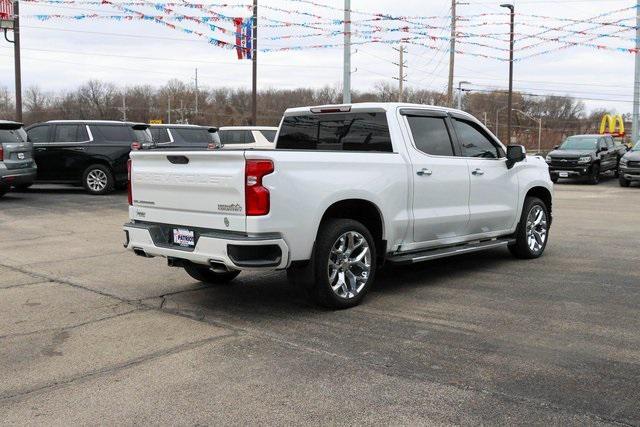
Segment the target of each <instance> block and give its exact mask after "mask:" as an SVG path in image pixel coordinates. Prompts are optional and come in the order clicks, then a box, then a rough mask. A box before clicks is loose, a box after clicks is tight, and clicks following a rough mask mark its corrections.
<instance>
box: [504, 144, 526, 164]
mask: <svg viewBox="0 0 640 427" xmlns="http://www.w3.org/2000/svg"><path fill="white" fill-rule="evenodd" d="M526 158H527V150H526V148H524V146H523V145H508V146H507V168H509V169H511V168H512V167H513V166H514V165H515V164H516V163H518V162H521V161H523V160H524V159H526Z"/></svg>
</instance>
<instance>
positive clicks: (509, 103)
mask: <svg viewBox="0 0 640 427" xmlns="http://www.w3.org/2000/svg"><path fill="white" fill-rule="evenodd" d="M500 7H506V8H507V9H509V11H510V17H511V20H510V21H511V29H510V31H509V35H510V37H509V100H508V101H507V144H511V111H512V109H513V45H514V36H515V34H514V33H515V19H516V12H515V7H514V6H513V5H512V4H509V3H505V4H501V5H500Z"/></svg>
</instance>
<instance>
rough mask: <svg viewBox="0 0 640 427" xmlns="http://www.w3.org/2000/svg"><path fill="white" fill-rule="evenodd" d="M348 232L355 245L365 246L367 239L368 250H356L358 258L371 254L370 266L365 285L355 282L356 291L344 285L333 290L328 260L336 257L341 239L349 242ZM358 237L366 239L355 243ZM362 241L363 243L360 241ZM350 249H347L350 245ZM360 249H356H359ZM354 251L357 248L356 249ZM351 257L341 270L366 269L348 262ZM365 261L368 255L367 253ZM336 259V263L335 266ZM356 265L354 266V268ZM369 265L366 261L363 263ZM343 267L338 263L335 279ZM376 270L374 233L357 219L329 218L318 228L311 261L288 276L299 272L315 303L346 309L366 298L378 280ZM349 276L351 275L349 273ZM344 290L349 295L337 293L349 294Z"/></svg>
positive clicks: (359, 271)
mask: <svg viewBox="0 0 640 427" xmlns="http://www.w3.org/2000/svg"><path fill="white" fill-rule="evenodd" d="M348 234H351V236H353V237H354V242H355V243H356V248H364V247H365V246H363V243H364V242H366V245H367V247H368V250H365V251H363V250H359V251H358V252H357V255H356V256H355V257H356V258H357V257H358V256H360V255H361V254H362V253H363V252H364V253H365V254H366V253H368V255H369V258H368V261H369V264H368V266H367V267H366V268H368V269H369V271H368V273H367V274H366V279H365V281H364V284H360V285H359V284H358V281H356V287H357V288H358V289H357V290H355V293H354V289H353V288H350V287H348V286H347V285H344V287H343V288H340V289H338V290H336V291H334V290H333V289H332V283H330V281H329V274H330V267H329V259H330V257H336V256H337V255H336V254H335V252H333V251H334V247H335V245H338V244H340V243H339V240H340V239H341V238H342V237H344V238H345V239H347V240H345V241H344V242H345V243H346V242H347V241H348V236H347V235H348ZM358 238H362V239H364V242H362V240H360V241H359V242H356V241H355V240H356V239H358ZM358 243H360V244H358ZM347 250H348V248H347ZM356 250H357V249H356ZM354 252H355V251H354ZM348 258H349V257H347V258H346V259H344V260H343V264H342V267H340V268H342V269H344V268H347V267H346V266H348V271H347V273H348V272H352V273H353V272H354V271H355V272H356V273H357V274H358V275H360V274H363V273H364V272H365V271H366V270H365V269H364V268H360V267H359V266H358V265H357V264H348ZM364 259H365V260H366V259H367V258H366V255H365V258H364ZM336 264H337V262H334V265H336ZM354 265H355V267H354ZM364 265H366V261H365V262H364ZM340 268H338V266H337V265H336V267H335V270H336V276H335V279H334V282H336V284H337V281H338V280H339V277H340V274H341V273H340V271H341V270H340ZM375 273H376V247H375V240H374V239H373V236H372V235H371V232H369V230H368V229H367V228H366V227H365V226H364V225H362V224H361V223H360V222H358V221H354V220H351V219H330V220H327V221H325V222H324V223H323V224H322V225H321V226H320V230H319V231H318V237H317V238H316V244H315V247H314V250H313V255H312V260H311V262H310V263H309V264H308V265H307V267H306V268H305V269H302V270H301V269H298V270H297V271H296V270H292V271H291V272H290V273H289V277H294V280H295V276H296V275H298V279H299V280H298V281H299V282H302V283H303V284H305V285H306V291H307V294H308V296H309V297H310V298H311V300H312V301H313V302H315V303H316V304H318V305H321V306H323V307H327V308H331V309H338V310H341V309H345V308H350V307H354V306H356V305H358V304H360V303H361V302H362V300H363V299H364V297H365V296H366V294H367V292H369V289H371V285H372V284H373V282H374V280H375ZM342 274H343V276H342V277H345V273H344V271H342ZM302 275H306V277H300V276H302ZM347 277H348V276H347ZM345 289H348V290H349V292H348V295H345V296H341V295H339V294H338V293H347V292H345Z"/></svg>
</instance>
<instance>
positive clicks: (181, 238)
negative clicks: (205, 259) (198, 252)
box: [173, 228, 196, 248]
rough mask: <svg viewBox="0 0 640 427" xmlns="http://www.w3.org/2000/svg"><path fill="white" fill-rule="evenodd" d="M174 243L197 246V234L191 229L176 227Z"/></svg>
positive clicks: (191, 246) (182, 245)
mask: <svg viewBox="0 0 640 427" xmlns="http://www.w3.org/2000/svg"><path fill="white" fill-rule="evenodd" d="M173 243H174V244H176V245H178V246H181V247H183V248H193V247H195V246H196V239H195V235H194V233H193V231H191V230H187V229H184V228H174V229H173Z"/></svg>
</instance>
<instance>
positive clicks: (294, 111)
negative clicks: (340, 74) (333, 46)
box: [284, 102, 473, 118]
mask: <svg viewBox="0 0 640 427" xmlns="http://www.w3.org/2000/svg"><path fill="white" fill-rule="evenodd" d="M398 108H428V109H430V110H436V111H444V112H456V113H458V114H463V115H465V116H469V117H470V118H473V116H472V115H471V114H469V113H466V112H464V111H461V110H456V109H454V108H447V107H440V106H437V105H425V104H411V103H406V102H360V103H354V104H329V105H314V106H311V107H297V108H289V109H287V110H286V111H285V113H284V115H285V116H298V115H301V114H310V113H311V114H313V113H321V112H335V113H339V112H342V111H341V110H344V112H373V111H384V112H386V111H389V110H394V109H398ZM322 110H327V111H322Z"/></svg>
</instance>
